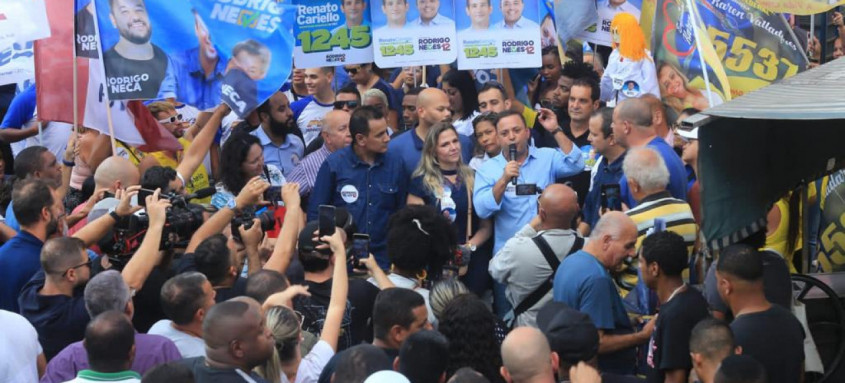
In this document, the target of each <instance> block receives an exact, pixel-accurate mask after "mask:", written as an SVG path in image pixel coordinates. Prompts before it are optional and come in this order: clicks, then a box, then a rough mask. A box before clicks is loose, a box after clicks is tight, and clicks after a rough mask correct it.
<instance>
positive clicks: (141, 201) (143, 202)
mask: <svg viewBox="0 0 845 383" xmlns="http://www.w3.org/2000/svg"><path fill="white" fill-rule="evenodd" d="M153 193H155V190H150V189H141V190H138V206H143V207H147V196H151V195H153Z"/></svg>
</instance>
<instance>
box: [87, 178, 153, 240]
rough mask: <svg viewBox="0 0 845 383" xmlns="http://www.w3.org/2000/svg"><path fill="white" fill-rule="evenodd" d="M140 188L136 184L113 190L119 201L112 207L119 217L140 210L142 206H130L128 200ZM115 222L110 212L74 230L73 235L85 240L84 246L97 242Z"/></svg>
mask: <svg viewBox="0 0 845 383" xmlns="http://www.w3.org/2000/svg"><path fill="white" fill-rule="evenodd" d="M139 190H141V187H140V186H138V185H135V186H130V187H129V188H128V189H125V190H123V189H118V190H117V191H115V193H114V195H115V198H118V199H120V203H119V204H118V205H117V207H116V208H115V209H114V213H115V214H116V215H117V216H118V217H120V218H123V217H128V216H129V215H132V214H134V213H135V212H136V211H138V210H141V209H142V207H140V206H130V201H131V199H132V197H133V196H135V195H137V194H138V191H139ZM116 223H117V222H116V221H115V220H114V218H113V217H112V216H111V214H105V215H103V216H102V217H100V218H97V219H96V220H94V222H88V224H87V225H85V226H84V227H83V228H82V229H80V230H79V231H77V232H76V234H74V235H73V236H74V237H76V238H79V239H81V240H82V242H85V246H86V247H87V246H91V245H94V244H95V243H97V241H99V240H100V238H103V236H105V235H106V233H108V231H109V230H111V228H112V227H114V225H115V224H116Z"/></svg>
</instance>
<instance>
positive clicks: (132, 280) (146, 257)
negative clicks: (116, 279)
mask: <svg viewBox="0 0 845 383" xmlns="http://www.w3.org/2000/svg"><path fill="white" fill-rule="evenodd" d="M159 193H161V189H156V191H155V192H154V193H153V195H149V196H147V201H146V203H147V216H148V217H149V220H150V223H149V226H148V227H147V232H146V234H144V240H143V241H142V242H141V246H139V247H138V250H137V251H135V254H134V255H132V258H130V259H129V262H127V263H126V267H124V268H123V272H121V275H122V276H123V280H124V281H126V284H127V285H128V286H129V288H130V289H132V290H136V291H137V290H140V289H141V287H143V286H144V282H146V280H147V277H149V276H150V273H151V272H152V271H153V267H155V266H156V265H158V263H159V262H160V261H161V252H160V251H159V248H160V247H161V235H162V233H163V232H164V223H165V221H166V217H167V213H166V211H167V208H168V207H170V201H168V200H166V199H159V198H158V197H159Z"/></svg>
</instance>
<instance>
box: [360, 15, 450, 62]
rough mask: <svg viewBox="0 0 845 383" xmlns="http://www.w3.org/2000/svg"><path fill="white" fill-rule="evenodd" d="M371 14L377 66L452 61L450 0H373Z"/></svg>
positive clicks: (374, 54)
mask: <svg viewBox="0 0 845 383" xmlns="http://www.w3.org/2000/svg"><path fill="white" fill-rule="evenodd" d="M371 15H372V19H373V41H374V44H373V56H374V58H375V62H376V64H377V65H379V66H380V67H383V68H393V67H401V66H418V65H437V64H448V63H451V62H453V61H455V58H456V57H457V45H456V44H455V21H454V20H455V15H454V7H453V3H452V0H373V3H372V9H371Z"/></svg>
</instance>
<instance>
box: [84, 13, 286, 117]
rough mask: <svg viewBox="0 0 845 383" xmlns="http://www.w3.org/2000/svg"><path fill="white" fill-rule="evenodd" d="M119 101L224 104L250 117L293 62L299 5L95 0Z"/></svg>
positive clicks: (110, 83)
mask: <svg viewBox="0 0 845 383" xmlns="http://www.w3.org/2000/svg"><path fill="white" fill-rule="evenodd" d="M95 1H96V2H95V4H96V13H97V27H98V30H99V33H100V34H99V36H100V44H101V52H102V57H103V66H104V67H105V74H106V79H107V80H106V82H107V89H108V94H109V98H110V99H111V100H129V99H141V100H147V99H161V98H167V97H174V98H176V99H177V100H178V101H181V102H184V103H186V104H189V105H193V106H195V107H197V108H199V109H201V110H208V109H211V108H214V107H215V106H216V105H218V104H219V103H220V102H221V101H222V102H225V103H226V104H228V105H229V106H230V107H231V108H232V110H233V111H234V112H235V113H236V114H238V115H239V116H241V117H243V116H245V115H246V114H248V113H249V112H250V111H252V110H253V109H255V108H256V107H257V106H258V105H260V104H261V103H262V102H263V101H264V100H266V99H267V98H269V97H270V96H271V95H272V94H273V93H275V92H276V91H278V90H279V88H280V87H281V86H282V84H284V82H285V80H286V79H287V77H288V75H289V74H290V68H291V62H292V57H293V44H294V42H293V36H292V29H293V21H294V20H293V19H294V16H295V8H294V6H293V5H292V4H289V3H286V2H276V1H262V2H246V3H245V4H243V5H236V4H240V3H244V2H232V1H231V0H192V1H188V0H179V1H174V0H95Z"/></svg>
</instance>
